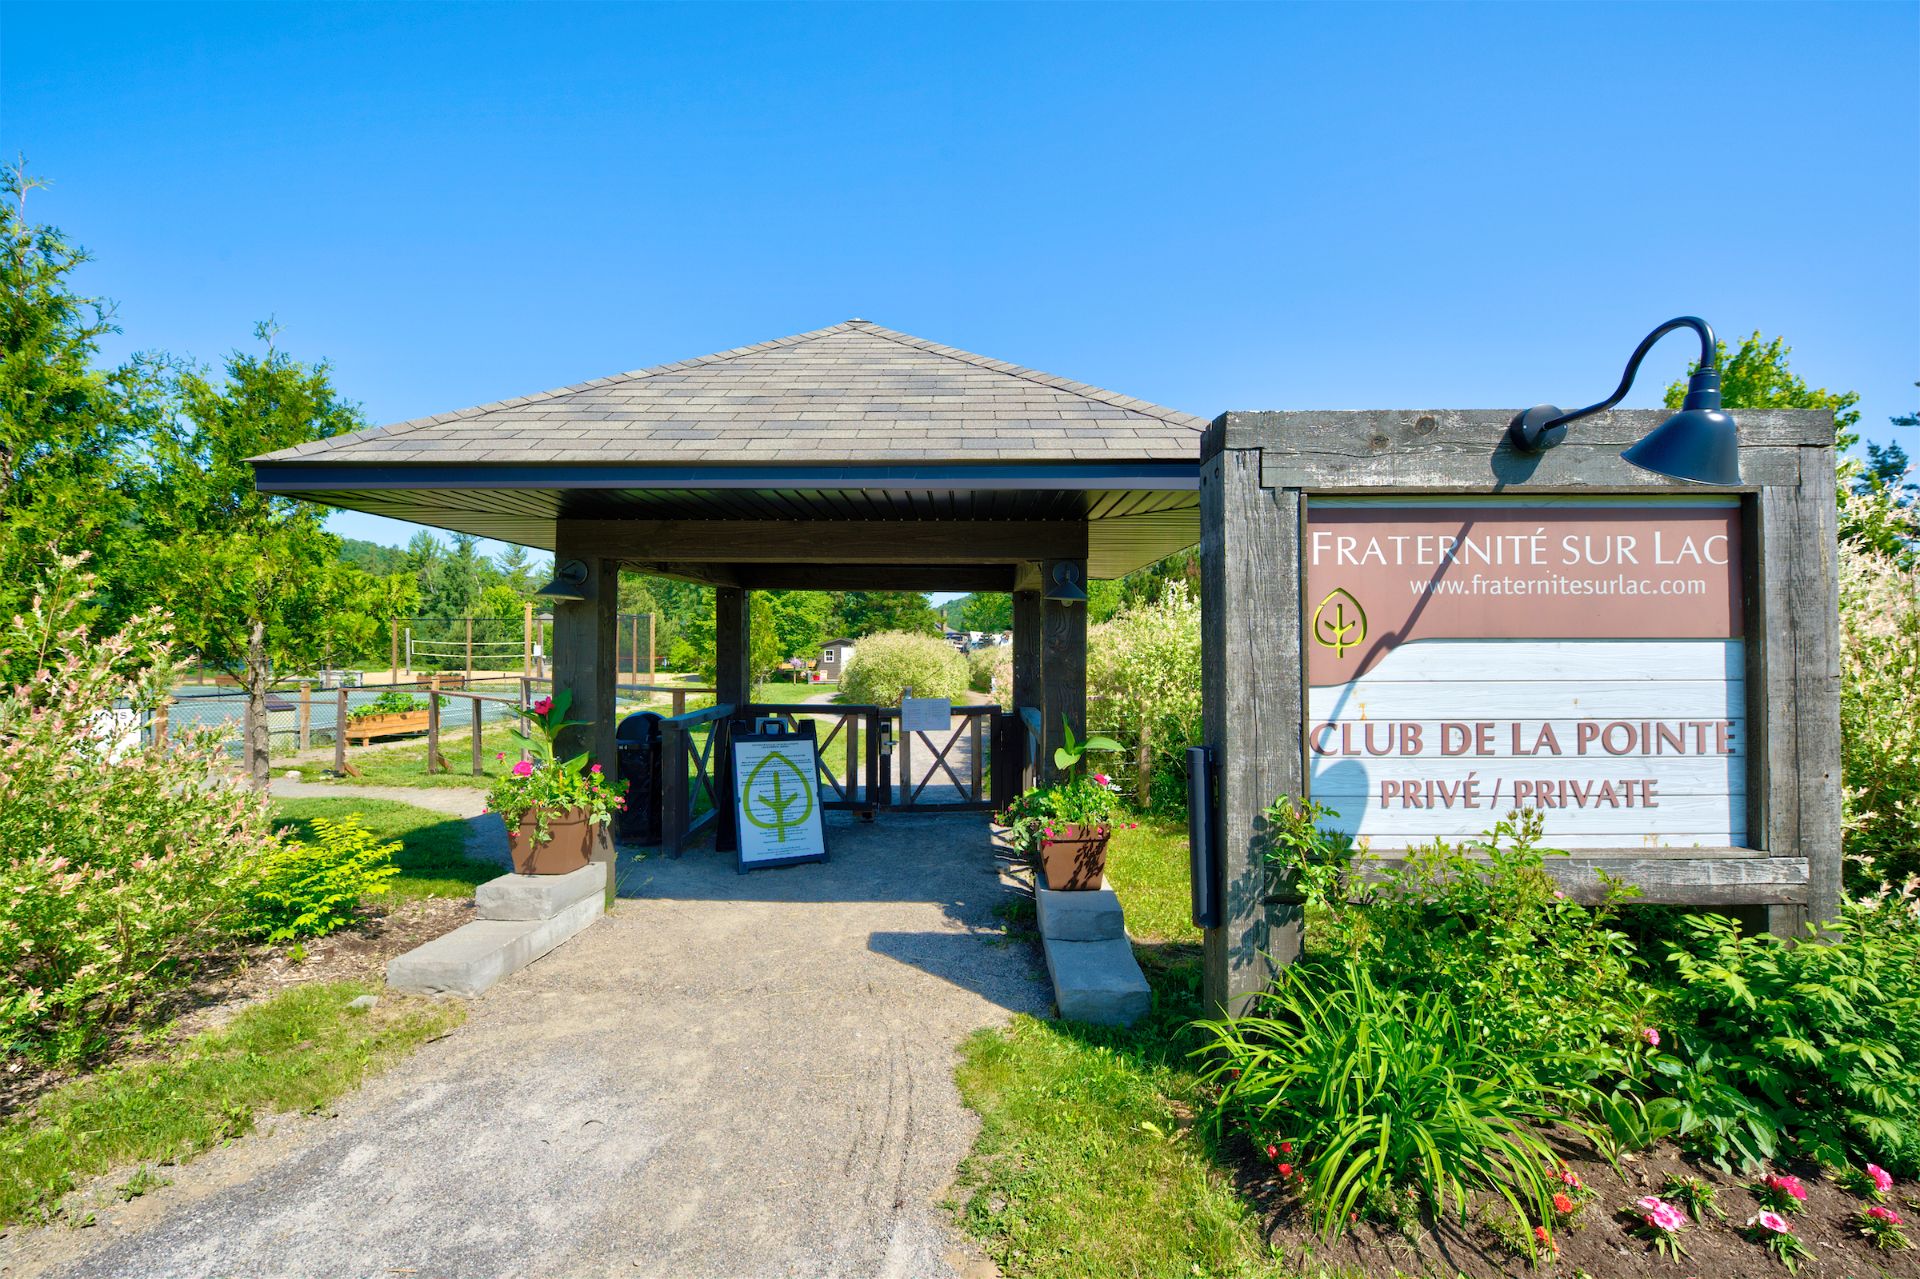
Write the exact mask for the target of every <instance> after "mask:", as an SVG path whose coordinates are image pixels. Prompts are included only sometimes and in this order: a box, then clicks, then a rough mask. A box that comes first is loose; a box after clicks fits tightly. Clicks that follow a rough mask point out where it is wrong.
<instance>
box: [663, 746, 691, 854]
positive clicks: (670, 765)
mask: <svg viewBox="0 0 1920 1279" xmlns="http://www.w3.org/2000/svg"><path fill="white" fill-rule="evenodd" d="M691 803H692V800H691V798H690V796H689V794H688V779H687V730H686V726H685V725H682V724H678V723H675V722H674V721H672V720H668V721H667V722H666V723H664V724H662V725H660V846H661V849H662V850H663V851H664V852H665V853H666V855H667V856H669V857H678V856H679V855H680V853H681V851H682V850H683V849H684V848H685V847H686V842H687V821H688V815H689V813H690V812H691Z"/></svg>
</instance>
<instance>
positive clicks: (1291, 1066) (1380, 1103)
mask: <svg viewBox="0 0 1920 1279" xmlns="http://www.w3.org/2000/svg"><path fill="white" fill-rule="evenodd" d="M1199 1029H1200V1030H1201V1031H1202V1032H1203V1033H1204V1034H1205V1035H1206V1037H1207V1042H1206V1043H1205V1044H1204V1045H1203V1046H1202V1047H1201V1048H1199V1049H1198V1050H1196V1052H1195V1056H1197V1057H1200V1058H1202V1059H1203V1060H1204V1061H1205V1063H1206V1065H1205V1067H1204V1069H1203V1076H1204V1078H1205V1080H1206V1082H1207V1083H1208V1084H1209V1086H1210V1087H1211V1088H1213V1089H1214V1090H1215V1102H1214V1105H1213V1107H1212V1109H1211V1111H1210V1112H1209V1114H1208V1116H1207V1122H1208V1123H1209V1125H1210V1126H1211V1127H1212V1129H1213V1130H1214V1131H1215V1133H1216V1134H1224V1133H1226V1132H1228V1131H1237V1132H1238V1133H1240V1134H1242V1135H1243V1136H1245V1135H1250V1134H1256V1133H1273V1132H1286V1133H1288V1134H1289V1138H1288V1139H1289V1140H1290V1141H1291V1142H1293V1143H1294V1144H1296V1145H1297V1146H1298V1148H1299V1150H1300V1151H1301V1152H1302V1153H1301V1155H1300V1158H1299V1162H1298V1164H1297V1165H1296V1167H1297V1170H1298V1177H1297V1179H1296V1182H1297V1186H1298V1188H1299V1189H1300V1191H1301V1193H1303V1194H1304V1195H1305V1196H1306V1199H1307V1202H1308V1203H1309V1204H1310V1205H1311V1209H1312V1212H1313V1216H1314V1219H1315V1221H1316V1222H1317V1224H1318V1227H1319V1229H1320V1230H1321V1231H1322V1232H1323V1233H1324V1234H1327V1235H1329V1236H1331V1235H1333V1234H1336V1233H1338V1232H1340V1231H1341V1230H1344V1229H1345V1228H1346V1226H1347V1224H1348V1223H1349V1222H1350V1221H1351V1220H1353V1219H1354V1217H1355V1216H1356V1215H1357V1214H1360V1213H1362V1212H1366V1211H1367V1210H1368V1209H1369V1206H1370V1205H1372V1204H1374V1203H1380V1202H1390V1201H1392V1200H1393V1199H1394V1197H1395V1196H1396V1195H1397V1194H1400V1193H1403V1192H1404V1191H1405V1190H1406V1189H1407V1188H1414V1189H1417V1191H1418V1192H1419V1195H1420V1198H1421V1201H1422V1202H1423V1203H1424V1204H1425V1205H1428V1206H1429V1207H1430V1208H1431V1210H1432V1211H1433V1212H1435V1213H1436V1214H1445V1213H1447V1212H1449V1211H1451V1212H1453V1213H1456V1214H1457V1215H1459V1216H1460V1218H1461V1219H1462V1220H1465V1217H1466V1212H1467V1208H1468V1205H1469V1200H1470V1197H1471V1196H1472V1195H1473V1194H1474V1192H1476V1191H1480V1190H1485V1191H1491V1192H1492V1193H1493V1194H1495V1195H1497V1196H1498V1197H1499V1198H1500V1199H1501V1200H1503V1201H1505V1203H1506V1204H1507V1205H1508V1207H1509V1208H1511V1210H1512V1211H1513V1213H1514V1215H1515V1216H1516V1217H1517V1218H1519V1219H1520V1220H1523V1221H1534V1222H1546V1221H1550V1220H1552V1219H1553V1217H1552V1214H1553V1211H1554V1203H1553V1197H1554V1195H1555V1193H1556V1192H1563V1191H1564V1184H1563V1183H1561V1182H1560V1181H1558V1180H1557V1179H1556V1178H1555V1175H1554V1172H1553V1169H1554V1167H1555V1163H1554V1153H1553V1150H1552V1148H1551V1147H1550V1146H1549V1145H1548V1144H1547V1142H1546V1140H1545V1139H1544V1137H1543V1136H1542V1129H1543V1127H1544V1126H1546V1125H1548V1124H1552V1123H1556V1122H1560V1123H1566V1119H1565V1110H1566V1109H1567V1106H1568V1102H1569V1101H1570V1100H1571V1099H1570V1097H1569V1096H1568V1094H1567V1093H1566V1092H1565V1091H1564V1090H1562V1089H1560V1088H1558V1087H1556V1086H1554V1085H1552V1084H1550V1083H1548V1082H1546V1078H1545V1077H1546V1076H1548V1075H1551V1074H1554V1073H1557V1070H1556V1068H1555V1067H1556V1066H1557V1063H1554V1062H1552V1061H1550V1060H1549V1057H1550V1055H1549V1054H1546V1053H1542V1052H1540V1051H1538V1050H1535V1049H1531V1048H1525V1047H1519V1048H1516V1047H1515V1046H1512V1045H1509V1044H1502V1043H1498V1042H1491V1041H1488V1040H1486V1039H1485V1038H1483V1037H1482V1036H1480V1035H1478V1034H1476V1033H1475V1032H1474V1031H1473V1030H1472V1029H1471V1028H1470V1026H1469V1025H1468V1023H1467V1022H1466V1021H1465V1020H1464V1019H1462V1018H1461V1017H1460V1016H1459V1015H1458V1012H1457V1010H1456V1009H1455V1007H1454V1006H1453V1004H1452V1002H1451V1001H1450V1000H1448V999H1447V998H1445V997H1444V996H1441V995H1438V994H1434V993H1425V994H1413V993H1410V992H1407V991H1403V990H1394V989H1390V988H1383V987H1381V986H1380V985H1378V984H1376V983H1375V981H1374V980H1373V978H1372V975H1371V974H1370V973H1369V971H1368V970H1367V967H1366V966H1365V965H1364V964H1363V963H1360V962H1357V961H1355V960H1353V959H1351V958H1346V959H1342V960H1339V961H1336V962H1332V963H1327V964H1319V965H1315V964H1299V965H1295V966H1293V967H1290V968H1288V969H1285V970H1283V971H1282V973H1281V974H1280V976H1279V978H1278V979H1277V980H1276V982H1275V984H1274V986H1273V989H1272V990H1271V991H1270V992H1268V993H1267V994H1266V995H1265V996H1263V997H1262V998H1261V999H1260V1000H1259V1002H1258V1004H1257V1005H1256V1011H1254V1012H1252V1013H1249V1014H1248V1015H1245V1016H1241V1017H1235V1018H1229V1019H1226V1020H1222V1021H1213V1022H1202V1023H1200V1024H1199ZM1567 1126H1568V1127H1569V1128H1570V1129H1572V1130H1574V1131H1579V1130H1580V1128H1579V1125H1578V1124H1567Z"/></svg>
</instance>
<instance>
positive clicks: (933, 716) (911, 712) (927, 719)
mask: <svg viewBox="0 0 1920 1279" xmlns="http://www.w3.org/2000/svg"><path fill="white" fill-rule="evenodd" d="M952 724H953V703H952V702H951V701H949V700H948V699H947V698H944V697H903V698H901V699H900V731H901V732H902V733H944V732H946V731H947V729H948V728H950V727H951V726H952Z"/></svg>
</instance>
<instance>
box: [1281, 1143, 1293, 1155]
mask: <svg viewBox="0 0 1920 1279" xmlns="http://www.w3.org/2000/svg"><path fill="white" fill-rule="evenodd" d="M1280 1153H1281V1154H1283V1155H1290V1154H1292V1153H1293V1143H1292V1142H1290V1141H1283V1142H1281V1143H1280Z"/></svg>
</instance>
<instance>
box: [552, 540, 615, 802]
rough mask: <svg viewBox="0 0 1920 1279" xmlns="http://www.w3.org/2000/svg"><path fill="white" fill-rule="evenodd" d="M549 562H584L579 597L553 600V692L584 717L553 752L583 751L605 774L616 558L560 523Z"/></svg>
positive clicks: (570, 714) (609, 761) (611, 711)
mask: <svg viewBox="0 0 1920 1279" xmlns="http://www.w3.org/2000/svg"><path fill="white" fill-rule="evenodd" d="M561 527H562V536H561V539H560V545H559V546H558V547H557V548H556V549H555V551H554V563H555V564H564V563H566V562H567V561H568V560H579V561H580V562H581V563H583V564H585V565H586V566H587V580H586V583H585V585H584V587H583V588H582V593H583V594H584V595H586V597H587V598H585V599H583V600H555V601H554V602H553V690H554V692H556V693H558V692H560V691H562V690H566V691H568V692H570V693H572V694H573V702H572V704H571V705H570V706H569V707H568V710H567V718H568V719H575V720H585V721H587V722H586V723H585V724H583V725H581V726H580V727H578V728H570V729H568V730H566V731H565V732H564V733H562V734H561V740H560V743H559V753H560V755H561V756H562V757H563V758H565V757H568V756H572V755H577V754H579V753H581V752H582V751H584V752H586V754H587V756H588V757H589V759H590V760H591V761H592V762H593V763H596V764H599V765H600V766H601V767H602V768H604V769H605V770H606V771H607V772H608V773H612V772H614V771H615V768H616V765H617V761H616V759H615V754H614V736H613V733H614V729H615V728H616V727H617V725H616V724H615V723H614V717H615V714H616V710H617V708H616V706H615V702H614V688H615V684H616V682H617V681H616V672H615V671H614V662H615V659H616V656H617V649H618V645H617V643H616V638H615V625H616V623H617V620H618V615H619V609H620V575H619V564H618V562H617V561H615V560H613V559H611V558H609V557H607V556H606V555H604V554H603V553H601V551H600V548H598V547H596V546H594V545H592V544H591V543H583V542H580V541H575V540H570V539H569V538H568V537H567V536H566V533H565V528H566V526H565V524H564V523H563V524H562V526H561Z"/></svg>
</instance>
